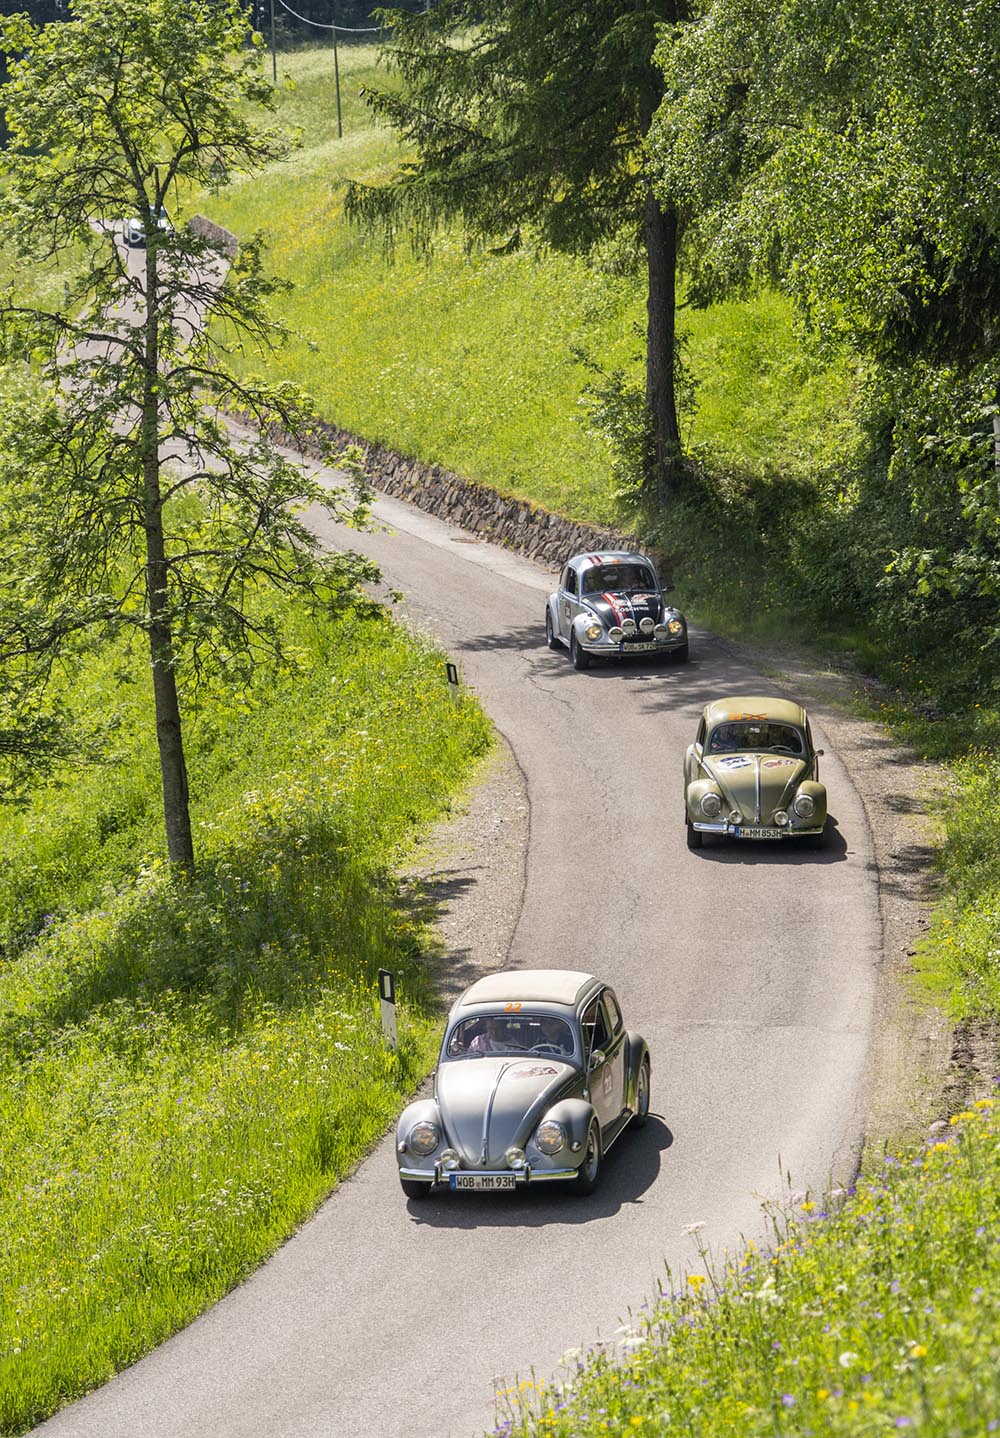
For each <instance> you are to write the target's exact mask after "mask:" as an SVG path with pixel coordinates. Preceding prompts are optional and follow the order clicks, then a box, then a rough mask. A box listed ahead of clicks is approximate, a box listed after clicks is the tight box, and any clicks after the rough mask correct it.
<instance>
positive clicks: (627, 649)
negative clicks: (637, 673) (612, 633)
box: [618, 639, 656, 654]
mask: <svg viewBox="0 0 1000 1438" xmlns="http://www.w3.org/2000/svg"><path fill="white" fill-rule="evenodd" d="M655 648H656V644H655V642H653V641H652V640H650V642H649V643H648V644H647V643H646V641H645V640H637V641H636V642H635V643H634V644H626V643H625V641H624V639H623V640H622V642H621V643H620V644H619V646H618V652H619V654H643V653H645V651H646V650H647V649H655Z"/></svg>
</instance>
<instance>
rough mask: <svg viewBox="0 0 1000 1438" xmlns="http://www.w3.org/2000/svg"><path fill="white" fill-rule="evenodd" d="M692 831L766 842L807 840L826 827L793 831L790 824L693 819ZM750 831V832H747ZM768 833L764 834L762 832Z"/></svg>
mask: <svg viewBox="0 0 1000 1438" xmlns="http://www.w3.org/2000/svg"><path fill="white" fill-rule="evenodd" d="M691 827H692V829H697V831H698V833H699V834H721V835H723V836H724V837H726V838H731V839H758V840H761V841H762V842H766V841H767V840H770V839H805V838H808V836H809V835H811V834H822V833H823V830H824V828H825V827H826V826H825V825H821V826H820V828H818V829H793V828H792V826H791V825H790V824H786V825H785V826H784V827H783V828H779V827H778V825H777V824H730V823H729V821H728V820H726V821H725V822H724V823H721V824H709V823H706V822H705V821H704V820H703V819H692V820H691ZM746 830H749V831H750V832H749V833H747V832H745V831H746ZM762 830H765V831H766V832H764V833H762V832H761V831H762Z"/></svg>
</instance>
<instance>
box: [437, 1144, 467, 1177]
mask: <svg viewBox="0 0 1000 1438" xmlns="http://www.w3.org/2000/svg"><path fill="white" fill-rule="evenodd" d="M438 1162H439V1163H440V1165H441V1167H442V1168H443V1169H445V1170H446V1171H447V1172H448V1173H451V1172H452V1171H453V1170H454V1169H456V1168H461V1166H462V1160H461V1159H460V1158H459V1156H458V1154H457V1153H456V1152H455V1150H454V1149H453V1148H444V1149H442V1150H441V1157H440V1159H439V1160H438Z"/></svg>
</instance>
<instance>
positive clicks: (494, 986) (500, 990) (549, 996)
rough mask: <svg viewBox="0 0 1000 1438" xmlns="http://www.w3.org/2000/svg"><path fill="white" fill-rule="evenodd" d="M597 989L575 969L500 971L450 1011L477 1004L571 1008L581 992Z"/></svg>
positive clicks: (469, 991)
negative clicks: (558, 1005)
mask: <svg viewBox="0 0 1000 1438" xmlns="http://www.w3.org/2000/svg"><path fill="white" fill-rule="evenodd" d="M597 986H598V980H597V979H595V978H594V976H593V974H583V973H579V972H578V971H577V970H575V969H504V970H503V972H502V973H499V974H487V975H486V976H485V977H484V978H481V979H477V980H476V982H475V983H474V984H473V985H472V987H471V988H468V989H466V991H465V993H464V994H463V995H462V996H461V998H460V999H459V1000H458V1002H457V1003H456V1004H455V1006H454V1008H453V1009H452V1013H453V1014H456V1013H458V1011H459V1010H460V1009H467V1008H473V1007H475V1006H476V1005H479V1004H531V1003H543V1004H563V1005H565V1006H567V1007H570V1008H575V1007H576V1004H577V1003H578V1001H579V1000H580V999H581V998H582V996H583V994H584V993H585V991H586V990H587V989H589V988H592V987H597Z"/></svg>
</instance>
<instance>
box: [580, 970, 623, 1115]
mask: <svg viewBox="0 0 1000 1438" xmlns="http://www.w3.org/2000/svg"><path fill="white" fill-rule="evenodd" d="M607 992H608V991H607V990H605V993H607ZM612 998H613V996H612ZM615 1017H617V1022H618V1033H617V1034H616V1033H615V1032H614V1027H613V1025H614V1022H615ZM582 1025H583V1032H584V1037H585V1041H586V1046H587V1072H588V1081H589V1087H590V1102H591V1103H592V1104H593V1106H594V1111H595V1112H596V1114H597V1117H598V1119H599V1121H600V1125H601V1131H602V1132H606V1131H607V1129H608V1128H609V1127H610V1126H611V1125H612V1124H614V1122H615V1120H616V1119H617V1118H618V1117H619V1115H620V1114H621V1111H622V1109H623V1108H624V1106H625V1029H624V1026H623V1025H622V1021H621V1013H620V1011H619V1009H618V1005H617V1002H614V1007H613V1009H612V1008H610V1007H609V1005H608V1004H607V1003H606V1001H605V998H604V995H603V994H602V995H598V997H597V998H596V999H592V1000H591V1001H590V1003H589V1004H588V1005H587V1007H586V1008H585V1009H584V1011H583V1016H582Z"/></svg>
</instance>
